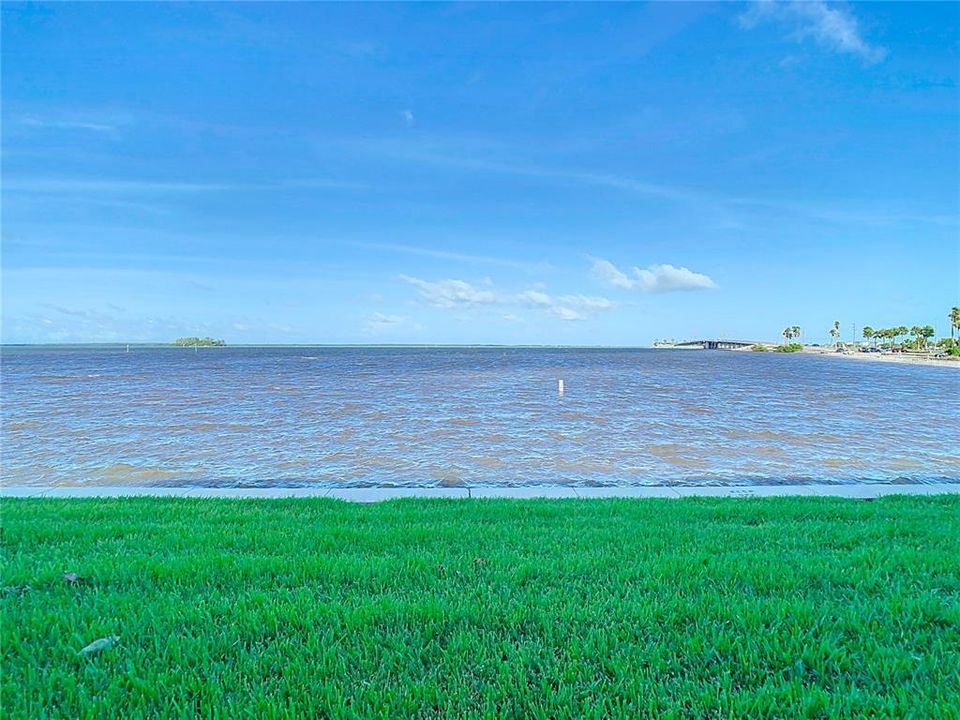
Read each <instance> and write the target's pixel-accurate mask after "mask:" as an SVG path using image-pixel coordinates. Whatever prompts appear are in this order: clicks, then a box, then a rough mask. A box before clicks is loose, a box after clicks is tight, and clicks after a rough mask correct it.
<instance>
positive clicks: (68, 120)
mask: <svg viewBox="0 0 960 720" xmlns="http://www.w3.org/2000/svg"><path fill="white" fill-rule="evenodd" d="M14 123H15V124H16V125H19V126H20V127H23V128H26V129H28V130H80V131H85V132H93V133H112V132H115V131H117V130H120V129H121V128H123V127H126V126H129V125H132V124H133V116H132V115H130V114H129V113H116V112H93V113H76V112H73V113H70V112H67V113H58V114H54V115H49V116H46V115H38V114H34V113H29V114H22V115H18V116H16V117H15V118H14Z"/></svg>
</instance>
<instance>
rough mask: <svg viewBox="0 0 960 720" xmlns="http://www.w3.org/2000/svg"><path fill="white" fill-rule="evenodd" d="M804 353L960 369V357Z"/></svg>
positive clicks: (829, 350) (813, 350)
mask: <svg viewBox="0 0 960 720" xmlns="http://www.w3.org/2000/svg"><path fill="white" fill-rule="evenodd" d="M803 352H805V353H810V354H812V355H827V356H830V357H835V358H839V359H842V360H865V361H868V362H883V363H899V364H901V365H932V366H936V367H952V368H960V357H951V356H947V357H939V358H935V357H931V356H929V355H914V354H912V353H892V354H887V355H884V354H882V353H865V352H853V353H849V354H847V353H838V352H836V351H835V350H834V349H833V348H815V347H805V348H804V349H803Z"/></svg>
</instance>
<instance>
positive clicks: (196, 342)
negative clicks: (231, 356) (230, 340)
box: [173, 337, 227, 347]
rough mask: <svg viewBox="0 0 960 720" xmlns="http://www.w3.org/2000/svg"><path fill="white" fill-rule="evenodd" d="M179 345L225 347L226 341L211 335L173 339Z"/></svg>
mask: <svg viewBox="0 0 960 720" xmlns="http://www.w3.org/2000/svg"><path fill="white" fill-rule="evenodd" d="M173 344H174V345H176V346H177V347H225V346H226V344H227V343H226V341H224V340H215V339H213V338H209V337H203V338H201V337H182V338H177V339H176V340H174V341H173Z"/></svg>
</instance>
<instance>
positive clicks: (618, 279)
mask: <svg viewBox="0 0 960 720" xmlns="http://www.w3.org/2000/svg"><path fill="white" fill-rule="evenodd" d="M590 275H591V276H592V277H593V278H594V279H596V280H599V281H600V282H605V283H607V284H608V285H613V286H614V287H621V288H626V289H627V290H632V289H633V286H634V284H633V280H631V279H630V278H628V277H627V276H626V275H625V274H624V273H622V272H621V271H620V270H618V269H617V266H616V265H614V264H613V263H612V262H610V261H609V260H603V259H601V258H595V259H594V261H593V267H592V268H590Z"/></svg>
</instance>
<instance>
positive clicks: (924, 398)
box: [2, 347, 960, 487]
mask: <svg viewBox="0 0 960 720" xmlns="http://www.w3.org/2000/svg"><path fill="white" fill-rule="evenodd" d="M2 370H3V385H2V399H3V411H2V419H3V422H2V470H3V481H4V483H6V484H40V485H59V484H68V485H76V484H104V485H119V484H133V485H208V486H209V485H216V486H234V487H248V486H252V487H258V486H259V487H262V486H271V485H292V486H309V485H326V486H377V485H379V486H438V485H440V486H460V485H469V486H477V485H501V486H520V485H553V484H574V485H657V484H755V483H799V482H841V483H847V482H890V481H898V482H931V481H939V482H943V481H947V482H960V443H958V442H957V440H958V438H960V410H958V407H960V406H958V402H960V400H958V398H960V392H958V391H960V373H958V372H956V371H955V370H952V369H949V368H937V367H923V366H902V365H894V364H886V363H869V362H859V361H855V360H843V359H838V358H831V357H816V356H798V355H777V354H768V353H763V354H761V353H749V352H748V353H739V352H709V351H687V352H684V351H670V350H660V351H657V350H621V349H524V348H509V349H505V348H443V349H426V348H330V347H323V348H317V347H299V348H225V349H221V348H210V349H204V348H201V349H200V351H199V352H194V350H193V349H192V348H190V349H173V348H154V349H144V348H133V349H131V351H130V352H129V353H127V352H124V350H123V348H118V349H104V348H98V349H70V348H55V349H50V348H11V347H8V348H4V349H3V354H2ZM561 378H562V379H563V380H564V381H565V386H566V392H565V394H564V396H563V397H562V398H561V397H559V396H558V392H557V381H558V380H559V379H561Z"/></svg>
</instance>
